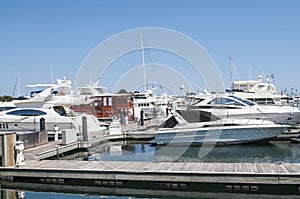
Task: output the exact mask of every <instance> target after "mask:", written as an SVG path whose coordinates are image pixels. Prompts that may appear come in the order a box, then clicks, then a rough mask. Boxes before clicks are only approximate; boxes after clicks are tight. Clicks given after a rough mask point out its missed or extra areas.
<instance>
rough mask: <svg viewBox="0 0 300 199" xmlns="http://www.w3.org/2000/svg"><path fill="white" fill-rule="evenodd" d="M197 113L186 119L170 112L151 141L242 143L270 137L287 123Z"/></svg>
mask: <svg viewBox="0 0 300 199" xmlns="http://www.w3.org/2000/svg"><path fill="white" fill-rule="evenodd" d="M198 113H199V117H198V119H197V120H193V121H190V122H188V121H186V120H185V119H183V117H181V116H180V115H178V114H177V113H173V114H172V115H171V116H170V117H169V118H168V119H167V120H166V121H165V122H164V123H162V124H161V125H160V126H159V127H158V130H157V131H156V132H155V139H154V140H153V141H152V142H154V143H156V144H159V145H166V144H170V145H198V144H202V143H206V144H243V143H250V142H258V141H267V140H270V139H272V138H275V137H277V136H278V135H280V134H281V133H282V132H283V130H284V129H285V128H287V127H288V126H287V125H280V124H275V123H273V122H271V121H268V120H256V119H222V118H220V117H217V116H214V115H212V114H211V113H208V112H205V111H201V112H198Z"/></svg>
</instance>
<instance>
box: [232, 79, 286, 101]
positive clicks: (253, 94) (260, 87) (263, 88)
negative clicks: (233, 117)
mask: <svg viewBox="0 0 300 199" xmlns="http://www.w3.org/2000/svg"><path fill="white" fill-rule="evenodd" d="M229 92H230V93H231V94H234V95H236V96H238V97H241V98H245V99H248V100H251V101H254V102H256V103H257V104H261V105H288V104H289V102H290V101H291V98H290V97H289V96H287V95H285V94H283V93H281V94H278V93H277V89H276V86H275V85H274V84H272V83H270V81H269V79H267V80H266V82H263V81H262V76H261V75H260V76H258V79H257V80H242V81H233V83H232V86H231V90H230V91H229Z"/></svg>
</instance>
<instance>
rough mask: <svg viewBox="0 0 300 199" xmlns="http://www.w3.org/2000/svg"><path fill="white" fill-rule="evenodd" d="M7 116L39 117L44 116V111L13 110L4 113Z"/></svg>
mask: <svg viewBox="0 0 300 199" xmlns="http://www.w3.org/2000/svg"><path fill="white" fill-rule="evenodd" d="M6 114H7V115H18V116H39V115H46V113H45V112H44V111H40V110H32V109H22V110H14V111H11V112H8V113H6Z"/></svg>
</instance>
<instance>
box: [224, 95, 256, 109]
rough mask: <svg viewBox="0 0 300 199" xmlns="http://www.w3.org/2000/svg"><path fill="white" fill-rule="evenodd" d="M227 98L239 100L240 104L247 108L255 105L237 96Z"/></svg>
mask: <svg viewBox="0 0 300 199" xmlns="http://www.w3.org/2000/svg"><path fill="white" fill-rule="evenodd" d="M229 97H231V98H234V99H236V100H239V101H240V102H243V103H244V104H247V105H248V106H254V105H255V103H254V102H251V101H249V100H246V99H243V98H240V97H237V96H235V95H230V96H229Z"/></svg>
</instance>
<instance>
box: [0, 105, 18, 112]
mask: <svg viewBox="0 0 300 199" xmlns="http://www.w3.org/2000/svg"><path fill="white" fill-rule="evenodd" d="M14 108H16V107H14V106H6V107H0V111H8V110H10V109H14Z"/></svg>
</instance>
